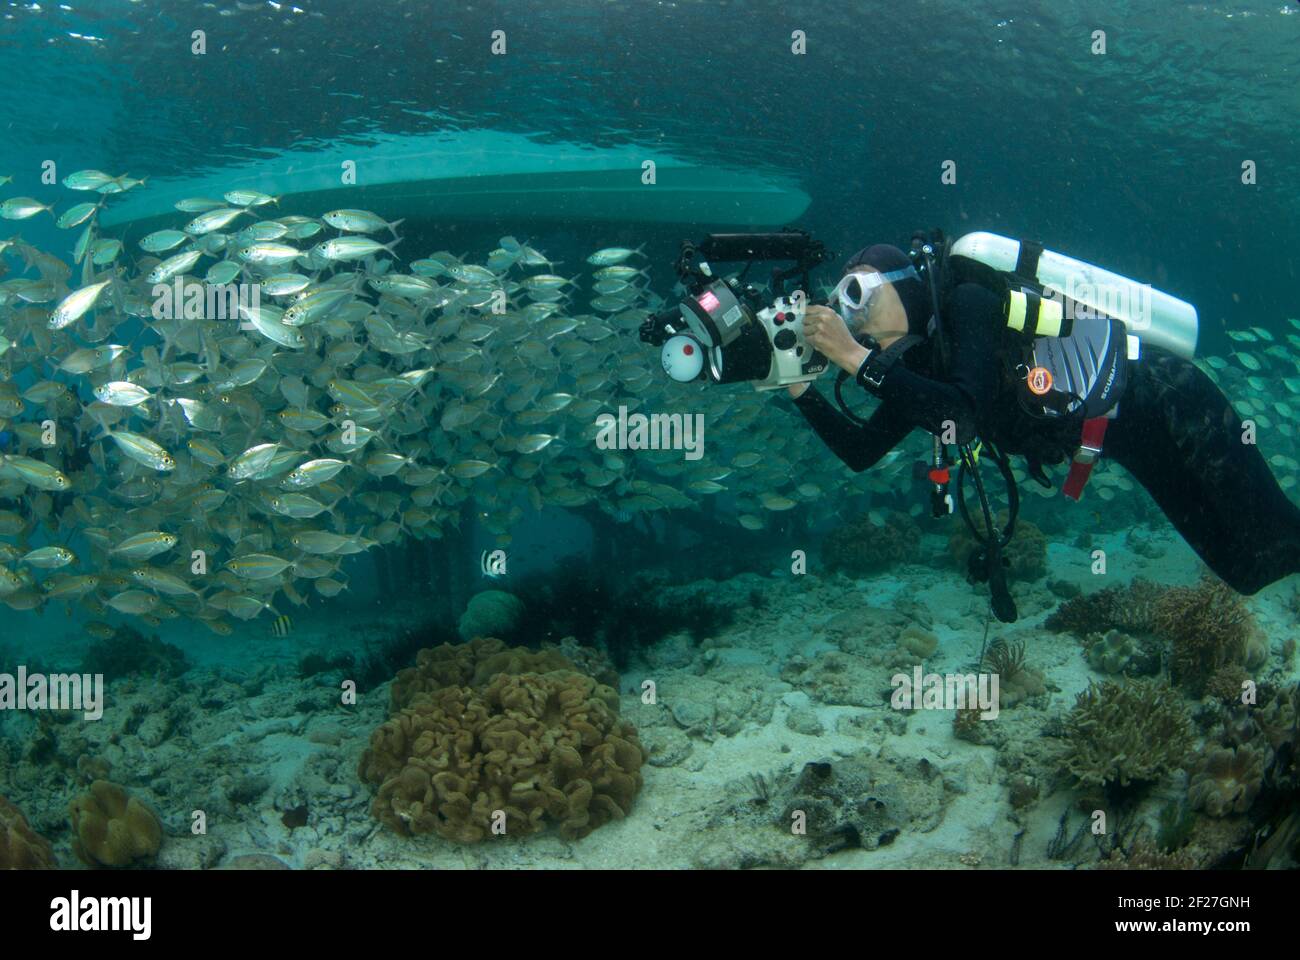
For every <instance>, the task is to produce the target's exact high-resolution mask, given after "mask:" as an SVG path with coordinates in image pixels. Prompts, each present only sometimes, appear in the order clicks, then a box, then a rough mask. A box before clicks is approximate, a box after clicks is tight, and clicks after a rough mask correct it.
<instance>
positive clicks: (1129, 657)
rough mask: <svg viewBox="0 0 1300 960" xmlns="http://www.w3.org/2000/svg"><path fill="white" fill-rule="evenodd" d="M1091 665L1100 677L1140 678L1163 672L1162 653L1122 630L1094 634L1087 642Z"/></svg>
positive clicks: (1086, 651) (1089, 663) (1085, 643)
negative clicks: (1106, 674) (1119, 675)
mask: <svg viewBox="0 0 1300 960" xmlns="http://www.w3.org/2000/svg"><path fill="white" fill-rule="evenodd" d="M1084 653H1085V656H1086V658H1087V660H1088V665H1089V666H1090V667H1092V669H1094V670H1096V671H1097V672H1098V673H1109V674H1123V675H1126V676H1131V677H1137V676H1144V675H1149V674H1153V673H1157V672H1159V670H1160V652H1159V650H1158V649H1152V648H1151V647H1150V646H1149V645H1147V644H1144V643H1143V642H1142V641H1141V640H1139V639H1138V638H1137V637H1133V636H1131V635H1129V634H1127V633H1124V632H1122V631H1120V630H1107V631H1106V633H1105V634H1100V633H1091V634H1089V635H1088V637H1087V638H1086V639H1085V640H1084Z"/></svg>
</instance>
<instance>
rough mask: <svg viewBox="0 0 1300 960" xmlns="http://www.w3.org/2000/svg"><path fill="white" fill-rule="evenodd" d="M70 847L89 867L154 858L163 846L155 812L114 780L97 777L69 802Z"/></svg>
mask: <svg viewBox="0 0 1300 960" xmlns="http://www.w3.org/2000/svg"><path fill="white" fill-rule="evenodd" d="M68 812H69V816H70V818H71V821H72V833H73V837H74V839H73V842H72V849H73V851H74V852H75V853H76V854H77V856H78V857H79V858H81V860H82V861H83V862H85V863H87V864H89V865H90V866H92V867H100V866H103V867H124V866H126V865H128V864H131V863H134V862H136V861H140V860H145V861H148V860H153V858H154V857H155V856H157V854H158V848H159V847H160V846H162V824H161V823H160V822H159V821H158V815H157V814H156V813H154V812H153V811H152V810H150V809H149V807H148V806H146V805H145V804H144V803H142V802H141V801H139V800H137V799H136V798H135V797H132V796H130V795H129V794H128V793H127V792H126V790H124V789H123V788H122V787H120V786H118V785H117V784H116V783H110V782H108V781H107V780H96V781H95V782H94V783H92V784H91V785H90V789H89V790H87V791H86V792H85V793H83V794H82V795H81V796H79V797H77V798H75V799H74V800H73V801H72V803H71V804H70V805H69V809H68Z"/></svg>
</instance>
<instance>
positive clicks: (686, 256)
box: [641, 230, 834, 390]
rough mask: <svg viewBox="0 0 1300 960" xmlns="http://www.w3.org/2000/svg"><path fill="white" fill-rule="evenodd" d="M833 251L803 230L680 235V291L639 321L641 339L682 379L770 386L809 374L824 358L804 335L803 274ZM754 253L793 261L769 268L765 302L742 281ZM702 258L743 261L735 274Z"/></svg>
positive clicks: (805, 276)
mask: <svg viewBox="0 0 1300 960" xmlns="http://www.w3.org/2000/svg"><path fill="white" fill-rule="evenodd" d="M832 256H834V254H832V253H830V252H829V251H827V250H826V248H825V247H824V246H822V244H821V243H820V242H819V241H816V240H814V239H812V237H811V236H809V235H808V234H807V233H806V232H804V231H802V230H783V231H781V232H779V233H715V234H710V235H709V236H707V237H705V238H704V239H703V240H702V241H700V242H699V243H698V244H696V243H693V242H691V241H689V240H686V241H683V242H682V252H681V254H680V255H679V256H678V258H677V264H676V270H677V276H678V277H679V279H680V280H681V283H682V286H683V288H684V289H685V296H683V298H682V299H681V301H680V302H679V303H677V304H676V305H674V306H672V307H669V308H667V309H665V310H663V311H661V312H660V313H658V314H655V315H654V316H653V317H651V318H650V319H649V320H647V321H646V322H645V323H644V324H642V326H641V339H642V340H643V341H645V342H646V343H649V344H651V345H653V346H659V347H662V348H663V349H662V351H661V360H662V362H663V367H664V372H665V373H667V374H668V376H670V377H671V378H672V379H674V380H678V381H680V382H683V383H686V382H689V381H691V380H698V379H704V378H707V379H709V380H711V381H713V382H714V383H752V384H753V385H754V389H756V390H775V389H777V388H778V387H784V386H787V385H789V384H792V383H803V382H806V381H809V380H815V379H817V378H818V377H819V376H821V375H822V373H823V372H825V370H826V367H827V360H826V357H824V356H823V355H822V354H820V353H818V352H817V351H816V350H814V349H813V348H812V347H810V346H809V345H808V343H807V341H806V340H805V339H804V335H803V313H804V308H805V307H806V306H807V304H808V302H809V301H808V297H807V293H806V291H807V289H808V286H809V273H810V272H811V271H812V269H813V268H814V267H816V266H817V265H818V264H821V263H823V262H825V261H826V260H829V259H831V257H832ZM760 260H775V261H792V265H791V266H788V267H784V268H782V267H778V268H775V269H774V270H773V271H772V283H771V289H772V290H773V291H774V292H776V293H777V296H776V298H775V300H774V301H773V302H772V303H770V304H767V303H764V297H763V295H762V293H761V292H760V291H759V290H758V289H757V288H755V287H754V286H752V285H751V284H747V283H746V282H745V274H746V273H748V272H749V268H750V267H751V266H753V264H754V263H755V262H757V261H760ZM709 261H714V262H718V263H737V262H744V263H746V266H745V269H744V270H743V271H742V272H741V274H740V275H739V276H738V277H734V278H733V277H718V276H715V275H714V273H713V269H712V267H710V266H709ZM792 282H793V285H794V288H793V289H790V285H791V283H792Z"/></svg>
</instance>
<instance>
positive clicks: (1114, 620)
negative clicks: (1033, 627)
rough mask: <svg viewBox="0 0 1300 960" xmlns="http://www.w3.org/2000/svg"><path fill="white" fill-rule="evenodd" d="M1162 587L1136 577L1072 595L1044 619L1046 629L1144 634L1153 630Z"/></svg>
mask: <svg viewBox="0 0 1300 960" xmlns="http://www.w3.org/2000/svg"><path fill="white" fill-rule="evenodd" d="M1160 593H1161V588H1160V587H1157V586H1156V585H1155V584H1153V583H1151V582H1149V581H1147V580H1143V579H1141V578H1135V579H1134V580H1133V582H1132V583H1130V584H1128V585H1126V586H1115V587H1107V588H1105V589H1104V590H1098V591H1096V592H1095V593H1088V594H1084V595H1082V596H1078V597H1071V598H1070V599H1069V600H1066V601H1065V602H1064V603H1062V604H1061V605H1060V606H1059V607H1057V608H1056V612H1055V613H1053V614H1052V615H1051V616H1050V617H1048V618H1047V621H1046V625H1047V628H1048V629H1049V630H1056V631H1058V632H1061V633H1073V634H1075V635H1077V636H1079V637H1086V636H1088V635H1089V634H1092V633H1105V632H1106V631H1107V630H1123V631H1125V632H1128V633H1146V632H1149V631H1150V630H1151V629H1152V626H1153V624H1154V622H1155V615H1156V609H1155V608H1156V601H1157V600H1158V599H1159V597H1160Z"/></svg>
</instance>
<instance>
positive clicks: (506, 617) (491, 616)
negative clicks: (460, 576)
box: [456, 590, 524, 640]
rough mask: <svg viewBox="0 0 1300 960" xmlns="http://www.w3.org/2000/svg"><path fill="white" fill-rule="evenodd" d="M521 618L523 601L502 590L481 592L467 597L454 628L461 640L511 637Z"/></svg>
mask: <svg viewBox="0 0 1300 960" xmlns="http://www.w3.org/2000/svg"><path fill="white" fill-rule="evenodd" d="M523 616H524V605H523V602H522V601H521V600H520V599H519V598H518V597H516V596H514V595H513V594H509V593H506V592H505V591H504V590H484V591H483V592H482V593H476V594H475V595H474V596H472V597H471V598H470V601H469V604H468V605H467V606H466V607H465V612H464V613H463V614H461V616H460V621H459V622H458V623H457V625H456V629H457V630H458V631H459V632H460V635H461V639H463V640H473V639H474V638H475V637H506V638H510V637H513V636H514V634H515V631H516V630H518V629H519V625H520V622H521V621H522V620H523Z"/></svg>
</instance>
